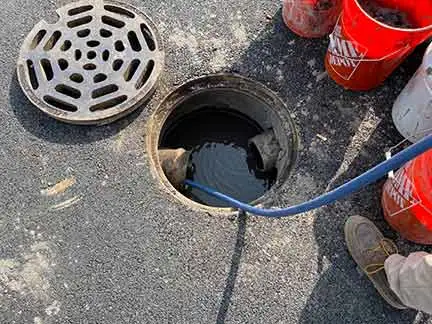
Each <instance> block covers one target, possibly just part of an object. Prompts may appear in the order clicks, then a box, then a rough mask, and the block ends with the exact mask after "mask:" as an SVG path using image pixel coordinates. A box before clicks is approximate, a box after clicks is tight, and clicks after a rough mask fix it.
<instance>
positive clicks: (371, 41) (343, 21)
mask: <svg viewBox="0 0 432 324" xmlns="http://www.w3.org/2000/svg"><path fill="white" fill-rule="evenodd" d="M384 21H385V23H384ZM395 26H399V27H395ZM430 36H432V1H431V0H345V1H344V3H343V11H342V14H341V16H340V18H339V20H338V22H337V25H336V27H335V29H334V31H333V33H332V34H331V35H330V46H329V49H328V51H327V55H326V60H325V64H326V70H327V72H328V74H329V75H330V76H331V77H332V78H333V79H334V80H335V81H336V82H337V83H338V84H340V85H342V86H344V87H345V88H348V89H352V90H369V89H372V88H374V87H377V86H378V85H379V84H381V83H382V82H383V81H384V80H385V79H386V78H387V77H388V76H389V75H390V74H391V73H392V72H393V71H394V69H395V68H396V67H397V66H399V64H400V63H401V62H402V61H403V60H404V59H405V58H406V57H407V56H408V55H409V54H410V53H411V52H412V51H413V50H414V49H415V47H416V46H417V45H418V44H420V43H422V42H423V41H425V40H426V39H427V38H428V37H430Z"/></svg>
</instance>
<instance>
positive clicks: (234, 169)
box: [147, 74, 298, 209]
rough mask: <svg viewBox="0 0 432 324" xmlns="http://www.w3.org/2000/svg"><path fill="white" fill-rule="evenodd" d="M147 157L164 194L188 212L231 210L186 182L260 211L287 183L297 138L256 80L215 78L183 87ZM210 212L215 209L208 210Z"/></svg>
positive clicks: (160, 119) (164, 112)
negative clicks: (194, 208) (195, 209)
mask: <svg viewBox="0 0 432 324" xmlns="http://www.w3.org/2000/svg"><path fill="white" fill-rule="evenodd" d="M147 144H148V146H149V147H148V150H149V152H150V157H151V161H152V165H153V167H154V169H155V170H156V172H157V174H158V176H159V177H160V179H161V180H162V183H163V184H164V185H165V188H166V189H167V190H168V191H169V192H170V193H172V194H173V195H175V196H176V197H177V198H179V199H180V200H182V201H183V202H185V203H186V204H193V205H195V206H199V207H201V208H206V209H207V208H209V209H213V208H214V207H217V208H221V207H227V205H225V204H224V203H223V202H221V201H218V200H216V199H215V198H212V197H210V196H208V195H206V194H205V193H203V192H200V191H198V190H195V189H192V188H187V187H184V186H183V185H182V180H184V179H183V178H184V177H187V178H188V179H191V180H194V181H196V182H199V183H201V184H204V185H206V186H209V187H212V188H214V189H217V190H218V191H220V192H222V193H225V194H227V195H230V196H232V197H234V198H237V199H239V200H241V201H243V202H250V203H253V204H255V205H258V204H266V203H270V202H271V201H272V198H274V197H275V191H276V190H277V189H278V188H279V187H280V186H281V185H282V184H283V183H284V182H285V180H286V179H287V178H288V176H289V174H290V171H291V170H292V168H293V165H294V163H295V160H296V157H297V150H298V147H297V146H298V137H297V132H296V130H295V126H294V123H293V121H292V119H291V117H290V115H289V112H288V109H287V107H286V106H285V104H284V103H283V102H282V101H281V99H279V98H278V97H277V96H276V95H275V94H274V93H273V92H272V91H270V90H269V89H267V88H266V87H264V86H263V85H261V84H259V83H257V82H254V81H252V80H249V79H246V78H243V77H240V76H236V75H232V74H216V75H210V76H206V77H202V78H199V79H195V80H192V81H190V82H187V83H186V84H184V85H182V86H180V87H179V88H178V89H176V90H175V91H174V92H172V93H171V94H170V95H168V97H167V98H165V100H164V101H163V102H162V103H161V105H160V106H159V108H158V109H157V111H156V113H155V114H154V115H153V117H152V120H151V122H150V129H149V134H148V141H147ZM209 206H210V207H209Z"/></svg>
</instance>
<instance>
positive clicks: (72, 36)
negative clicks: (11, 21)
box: [17, 1, 164, 124]
mask: <svg viewBox="0 0 432 324" xmlns="http://www.w3.org/2000/svg"><path fill="white" fill-rule="evenodd" d="M57 13H58V15H59V19H58V21H57V22H56V23H55V24H49V23H47V22H46V21H44V20H43V21H41V22H39V23H38V24H37V25H36V26H35V27H34V28H33V30H32V31H31V32H30V33H29V35H28V36H27V37H26V39H25V41H24V43H23V45H22V47H21V51H20V56H19V59H18V66H17V71H18V79H19V82H20V85H21V87H22V89H23V91H24V93H25V94H26V96H27V97H28V98H29V99H30V101H31V102H32V103H33V104H34V105H36V106H37V107H38V108H39V109H41V110H42V111H44V112H45V113H47V114H48V115H50V116H52V117H54V118H56V119H59V120H62V121H64V122H68V123H74V124H104V123H108V122H111V121H114V120H116V119H118V118H120V117H122V116H124V115H126V114H128V113H130V112H132V111H133V110H134V109H136V108H138V106H139V104H141V103H143V102H144V101H145V100H146V99H148V98H149V97H150V95H151V94H152V92H153V90H154V88H155V85H156V82H157V79H158V77H159V75H160V73H161V71H162V68H163V59H164V53H163V48H162V42H161V39H160V36H159V34H158V33H157V30H156V27H155V25H154V24H153V22H152V21H151V20H150V18H149V17H148V16H147V15H145V14H144V13H142V12H140V11H138V10H137V9H136V8H134V7H132V6H130V5H128V4H124V3H121V2H117V1H92V2H89V1H80V2H75V3H72V4H69V5H67V6H64V7H62V8H60V9H58V10H57Z"/></svg>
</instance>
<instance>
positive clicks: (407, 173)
mask: <svg viewBox="0 0 432 324" xmlns="http://www.w3.org/2000/svg"><path fill="white" fill-rule="evenodd" d="M382 206H383V210H384V218H385V219H386V221H387V222H388V223H389V224H390V226H391V227H392V228H393V229H394V230H396V231H397V232H399V233H400V234H401V236H402V237H404V238H405V239H407V240H410V241H413V242H416V243H420V244H429V245H432V150H429V151H427V152H426V153H424V154H422V155H421V156H419V157H418V158H416V159H414V160H412V161H410V162H409V163H407V164H406V165H405V166H404V167H403V168H401V169H400V170H398V171H397V172H396V173H395V176H394V178H390V179H388V180H387V182H386V183H385V185H384V190H383V195H382Z"/></svg>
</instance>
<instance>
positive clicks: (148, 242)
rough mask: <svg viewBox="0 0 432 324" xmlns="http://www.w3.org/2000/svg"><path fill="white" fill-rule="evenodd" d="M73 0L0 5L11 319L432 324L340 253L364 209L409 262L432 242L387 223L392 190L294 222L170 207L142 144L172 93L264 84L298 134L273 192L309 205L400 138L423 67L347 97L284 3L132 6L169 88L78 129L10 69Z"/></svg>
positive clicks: (151, 1) (1, 233)
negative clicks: (393, 302) (403, 108)
mask: <svg viewBox="0 0 432 324" xmlns="http://www.w3.org/2000/svg"><path fill="white" fill-rule="evenodd" d="M66 2H68V1H63V0H59V1H52V0H50V1H48V0H34V1H28V0H5V1H3V2H2V3H1V11H0V21H1V22H2V28H1V30H0V33H1V37H0V45H1V47H0V53H1V54H0V62H1V64H0V69H1V74H2V77H1V78H0V85H1V86H0V89H1V90H0V91H1V95H0V107H1V108H0V116H1V118H0V129H1V135H0V163H1V172H0V184H1V185H0V210H1V212H2V213H1V216H0V242H1V244H0V268H1V269H2V270H1V273H0V323H7V324H9V323H19V324H21V323H35V324H41V323H43V324H49V323H432V321H431V319H430V318H429V317H428V316H426V315H424V314H421V313H417V312H415V311H410V310H407V311H402V312H401V311H396V310H393V309H391V308H390V307H389V306H388V305H386V304H385V303H384V302H383V301H382V299H381V298H379V296H378V295H377V294H376V292H375V290H374V288H373V287H372V285H371V284H370V283H369V282H368V281H367V279H366V278H365V277H364V276H362V275H361V274H360V272H359V271H358V270H357V269H356V267H355V265H354V263H353V262H352V260H351V259H350V257H349V255H348V253H347V251H346V248H345V245H344V240H343V224H344V221H345V220H346V218H347V217H349V216H350V215H353V214H361V215H364V216H366V217H368V218H370V219H373V220H374V221H376V223H377V224H378V226H379V227H380V228H382V229H383V230H384V231H385V232H386V233H387V234H388V235H389V236H390V237H391V238H394V239H396V242H397V243H398V244H399V245H400V247H401V250H402V251H403V252H404V253H407V252H409V251H413V250H416V249H421V248H424V247H421V246H415V245H413V244H409V243H407V242H405V241H403V240H401V239H400V238H399V236H398V235H397V234H395V233H393V232H391V231H390V230H389V228H388V226H387V225H386V223H385V222H384V220H383V218H382V215H381V211H380V207H379V195H380V188H381V185H382V184H377V185H375V186H371V187H369V188H367V189H366V190H363V191H362V192H360V193H358V194H356V195H354V196H352V197H350V198H348V199H345V200H343V201H340V202H338V203H336V204H334V205H332V206H329V207H326V208H321V209H319V210H316V211H313V212H311V213H308V214H305V215H302V216H297V217H293V218H290V219H283V220H267V219H263V218H255V217H249V218H247V219H246V218H245V217H240V218H239V219H232V218H227V217H222V216H217V215H209V214H206V213H201V212H196V211H193V210H190V209H189V208H188V207H185V206H181V205H179V204H178V203H177V202H176V201H174V200H172V199H171V198H170V197H167V196H165V195H164V194H163V192H162V190H161V188H160V186H159V184H158V181H157V179H154V178H153V177H152V176H151V174H150V173H149V169H148V160H147V158H146V152H145V147H144V139H145V132H144V125H145V123H146V121H147V120H148V117H149V115H150V114H151V113H152V111H154V109H155V107H156V105H157V102H158V101H159V100H161V98H162V97H163V96H164V95H165V94H167V93H168V91H170V90H171V89H173V88H174V87H175V85H177V84H179V83H181V82H183V81H185V80H187V79H189V78H192V77H194V76H199V75H202V74H205V73H208V72H216V71H233V72H237V73H240V74H242V75H245V76H249V77H252V78H254V79H257V80H260V81H262V82H264V83H265V84H267V85H268V86H269V87H270V88H272V89H273V90H275V91H277V92H278V93H279V94H280V96H281V97H282V98H283V99H284V100H285V101H286V103H287V104H288V106H289V107H290V109H291V111H292V114H293V116H294V117H295V120H296V123H297V125H298V127H299V129H300V135H301V140H302V146H301V155H300V158H299V161H298V166H297V168H296V170H295V173H294V174H293V176H292V178H291V179H290V180H289V181H288V182H287V183H286V186H285V188H284V190H282V191H281V192H280V196H279V197H277V201H278V205H280V206H285V205H288V204H292V203H295V202H300V201H302V200H304V199H307V198H311V197H313V196H314V195H316V194H318V193H320V192H322V191H323V190H325V189H326V188H330V187H333V186H335V185H337V184H340V183H342V182H343V181H345V180H346V179H349V178H351V177H353V176H354V175H356V174H359V173H360V172H361V171H362V170H365V169H367V168H368V167H369V166H371V165H373V164H374V163H376V162H378V161H380V160H381V159H382V156H383V150H384V148H385V147H388V146H391V145H393V144H396V143H397V142H398V141H399V140H400V137H399V136H398V134H397V133H396V131H395V130H394V128H393V126H392V125H391V119H390V110H391V104H392V102H393V101H394V99H395V98H396V95H397V93H398V92H399V91H400V90H401V89H402V87H403V85H404V84H405V83H406V81H407V80H408V79H409V77H410V75H411V74H412V73H413V71H414V69H415V67H416V64H418V57H417V59H416V57H412V58H410V60H409V62H407V64H405V65H404V67H403V68H402V69H399V70H398V72H397V73H396V74H395V75H393V76H392V77H391V78H390V79H389V80H388V81H387V82H386V84H385V85H383V86H382V87H380V88H379V89H377V90H375V91H372V92H369V93H352V92H348V91H344V90H343V89H341V88H340V87H338V86H337V85H335V84H334V83H333V82H332V81H331V80H329V79H328V78H327V77H326V76H325V74H324V73H323V71H324V68H323V63H322V58H323V55H324V53H325V49H326V43H327V40H325V39H323V40H305V39H300V38H298V37H296V36H295V35H294V34H292V33H291V32H289V31H288V30H287V29H286V28H285V27H284V26H283V24H282V23H281V18H280V11H279V7H280V3H279V1H270V0H254V1H244V0H232V1H215V0H197V1H194V2H190V1H184V0H183V1H174V0H172V1H163V0H158V1H156V0H147V1H139V0H134V1H131V3H133V4H135V5H137V6H138V7H140V8H141V9H143V10H145V11H146V12H148V13H149V14H151V15H152V17H153V18H154V20H155V23H156V24H157V26H158V28H159V29H160V31H161V33H162V36H163V39H164V41H165V45H166V47H167V57H166V62H167V66H166V69H165V73H164V76H163V79H162V82H161V84H160V86H159V90H158V91H157V93H156V94H155V96H154V97H153V99H152V101H151V102H150V104H149V105H148V106H147V107H145V108H143V109H141V110H139V111H137V112H136V113H134V114H133V115H132V116H129V117H128V118H126V119H123V120H120V121H118V122H116V123H114V124H111V125H108V126H103V127H77V126H70V125H65V124H62V123H59V122H56V121H54V120H52V119H50V118H49V117H47V116H45V115H43V114H42V113H41V112H39V111H38V110H37V109H35V108H34V107H32V106H31V104H30V103H29V102H28V101H27V100H26V98H25V97H24V95H23V94H22V92H21V90H20V89H19V86H18V83H17V78H16V75H15V60H16V57H17V54H18V50H19V46H20V44H21V42H22V40H23V39H24V36H25V35H26V33H27V32H29V31H30V30H31V28H32V26H33V25H34V24H35V23H36V22H38V21H39V20H40V19H41V18H43V17H45V16H46V15H51V17H53V16H52V13H53V12H54V9H55V7H56V6H60V5H63V4H65V3H66ZM270 18H271V19H270ZM420 54H421V53H420ZM64 179H67V180H66V181H63V182H61V183H60V184H59V185H57V186H56V187H54V188H52V189H48V190H47V188H50V187H51V186H52V185H54V184H56V183H58V182H60V181H62V180H64ZM62 191H63V192H62ZM429 251H430V249H429Z"/></svg>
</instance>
